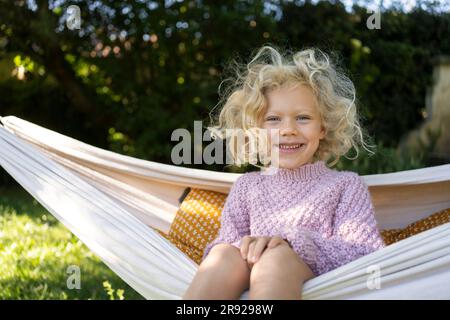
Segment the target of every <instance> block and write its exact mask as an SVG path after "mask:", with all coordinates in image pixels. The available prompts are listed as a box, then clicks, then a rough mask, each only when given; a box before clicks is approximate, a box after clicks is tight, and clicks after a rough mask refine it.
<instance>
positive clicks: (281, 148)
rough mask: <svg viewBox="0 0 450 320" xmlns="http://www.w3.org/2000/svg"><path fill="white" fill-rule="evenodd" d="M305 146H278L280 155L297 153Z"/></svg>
mask: <svg viewBox="0 0 450 320" xmlns="http://www.w3.org/2000/svg"><path fill="white" fill-rule="evenodd" d="M305 146H306V143H280V144H279V145H276V147H277V148H278V150H279V152H280V153H295V152H297V151H300V150H303V149H304V148H305Z"/></svg>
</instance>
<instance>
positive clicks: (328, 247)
mask: <svg viewBox="0 0 450 320" xmlns="http://www.w3.org/2000/svg"><path fill="white" fill-rule="evenodd" d="M333 224H334V225H333V230H332V234H331V236H330V237H324V236H323V235H322V234H319V233H318V232H315V231H312V230H309V229H306V228H295V229H292V228H291V229H289V228H288V227H286V228H284V229H282V230H281V231H280V233H281V236H282V238H284V239H286V240H288V242H290V244H291V246H292V248H293V249H294V251H295V252H296V253H297V254H298V255H299V256H300V257H301V258H302V260H303V261H304V262H305V263H306V264H307V265H308V266H309V267H310V268H311V270H312V271H313V273H314V274H315V275H316V276H318V275H321V274H323V273H326V272H328V271H331V270H333V269H335V268H338V267H340V266H342V265H344V264H347V263H349V262H351V261H353V260H355V259H357V258H360V257H362V256H364V255H367V254H369V253H371V252H373V251H376V250H378V249H381V248H383V247H384V246H385V244H384V242H383V239H382V237H381V235H380V232H379V230H378V228H377V223H376V220H375V216H374V208H373V205H372V201H371V197H370V193H369V189H368V187H367V185H366V184H365V183H364V181H363V180H362V178H361V177H360V176H359V175H358V174H356V173H355V174H351V175H350V179H349V180H348V181H347V183H346V186H345V188H344V190H343V193H342V194H341V198H340V202H339V204H338V207H337V209H336V213H335V216H334V223H333Z"/></svg>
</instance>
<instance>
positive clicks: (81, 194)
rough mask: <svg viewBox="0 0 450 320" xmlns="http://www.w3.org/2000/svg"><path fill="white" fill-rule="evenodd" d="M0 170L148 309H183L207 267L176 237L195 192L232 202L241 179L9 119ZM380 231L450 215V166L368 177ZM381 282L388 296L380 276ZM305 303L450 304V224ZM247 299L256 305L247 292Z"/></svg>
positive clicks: (338, 274) (328, 283)
mask: <svg viewBox="0 0 450 320" xmlns="http://www.w3.org/2000/svg"><path fill="white" fill-rule="evenodd" d="M0 120H1V121H2V122H3V126H0V165H1V166H2V167H3V168H4V169H5V170H6V171H7V172H8V173H9V174H10V175H11V176H12V177H14V179H16V180H17V181H18V182H19V183H20V184H21V185H22V186H23V188H25V189H26V190H27V191H28V192H29V193H30V194H31V195H32V196H33V197H34V198H36V199H37V200H38V201H39V202H40V203H41V204H42V205H43V206H44V207H45V208H46V209H47V210H48V211H49V212H50V213H51V214H53V215H54V216H55V217H56V218H57V219H58V220H60V221H61V222H62V223H63V224H64V225H65V226H66V227H67V228H68V229H69V230H70V231H72V232H73V233H74V234H75V235H76V236H77V237H78V238H79V239H80V240H81V241H82V242H84V243H85V244H86V245H87V246H88V247H89V249H90V250H92V251H93V252H94V253H95V254H96V255H98V256H99V257H100V259H102V260H103V261H104V262H105V263H106V264H107V265H108V266H109V267H110V268H111V269H112V270H113V271H114V272H115V273H117V274H118V275H119V276H120V277H121V278H122V279H123V280H124V281H126V282H127V283H128V284H129V285H130V286H131V287H133V288H134V289H135V290H136V291H137V292H139V293H140V294H142V295H143V296H144V297H145V298H147V299H180V298H181V297H182V296H183V294H184V292H185V291H186V290H187V288H188V286H189V283H190V282H191V280H192V278H193V277H194V275H195V273H196V271H197V268H198V265H197V264H196V263H195V262H194V261H192V260H191V259H190V258H189V257H188V256H187V255H185V254H184V253H183V252H181V251H180V250H179V249H178V248H177V247H176V246H175V245H174V244H172V243H171V242H169V241H168V240H167V239H165V238H164V237H162V236H161V235H160V234H159V233H158V232H157V231H155V230H154V229H153V228H157V229H159V230H161V231H163V232H168V231H169V228H170V224H171V222H172V221H173V219H174V217H175V214H176V212H177V209H178V207H179V202H178V199H179V197H180V196H181V195H182V193H183V191H184V190H185V188H186V187H193V188H202V189H207V190H213V191H219V192H224V193H228V192H229V189H230V187H231V185H232V184H233V182H234V181H235V180H236V179H237V178H238V177H239V175H240V174H235V173H222V172H212V171H208V170H199V169H190V168H183V167H177V166H172V165H166V164H161V163H157V162H151V161H145V160H141V159H136V158H132V157H129V156H124V155H120V154H117V153H114V152H111V151H107V150H103V149H100V148H96V147H94V146H91V145H88V144H85V143H83V142H80V141H77V140H75V139H72V138H70V137H67V136H64V135H61V134H59V133H56V132H54V131H51V130H48V129H45V128H43V127H40V126H37V125H35V124H33V123H30V122H28V121H25V120H22V119H19V118H17V117H14V116H8V117H3V118H0ZM363 178H364V180H365V182H366V183H367V185H368V186H369V190H370V192H371V195H372V200H373V203H374V206H375V211H376V219H377V221H378V224H379V227H380V229H391V228H398V227H405V226H406V225H408V224H409V223H411V222H414V221H417V220H418V219H421V218H424V217H426V216H428V215H430V214H431V213H434V212H436V211H439V210H441V209H445V208H449V207H450V165H442V166H436V167H430V168H424V169H418V170H410V171H403V172H397V173H388V174H377V175H368V176H364V177H363ZM373 266H376V267H378V268H379V270H380V272H381V277H380V289H377V288H374V289H370V288H373V284H374V283H375V284H376V282H370V281H371V279H372V278H373V274H372V272H371V270H372V269H371V268H372V267H373ZM303 298H304V299H449V298H450V223H447V224H444V225H441V226H439V227H437V228H434V229H431V230H428V231H426V232H422V233H420V234H418V235H415V236H413V237H410V238H407V239H405V240H402V241H400V242H397V243H395V244H392V245H390V246H388V247H386V248H384V249H381V250H378V251H376V252H374V253H372V254H369V255H367V256H364V257H362V258H360V259H357V260H355V261H353V262H351V263H348V264H346V265H344V266H341V267H339V268H337V269H335V270H333V271H331V272H328V273H326V274H323V275H321V276H319V277H316V278H314V279H311V280H309V281H308V282H306V283H305V285H304V287H303ZM241 299H248V291H245V292H244V293H243V294H242V296H241Z"/></svg>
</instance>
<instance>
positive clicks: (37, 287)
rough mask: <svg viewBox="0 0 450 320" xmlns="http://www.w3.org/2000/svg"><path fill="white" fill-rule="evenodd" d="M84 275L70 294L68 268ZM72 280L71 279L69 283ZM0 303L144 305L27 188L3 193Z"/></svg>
mask: <svg viewBox="0 0 450 320" xmlns="http://www.w3.org/2000/svg"><path fill="white" fill-rule="evenodd" d="M71 265H76V266H78V267H79V270H80V285H81V288H80V289H69V288H68V286H67V281H68V278H69V277H70V276H71V274H72V273H68V269H67V268H68V267H69V266H71ZM69 279H70V278H69ZM0 299H64V300H66V299H101V300H104V299H143V297H142V296H141V295H140V294H139V293H137V292H136V291H134V290H133V289H132V288H131V287H130V286H128V285H127V284H126V283H125V282H124V281H122V280H121V279H120V278H119V277H118V276H117V275H116V274H115V273H113V272H112V271H111V270H110V269H109V268H108V267H107V266H106V265H105V264H104V263H102V262H101V260H100V259H99V258H97V256H95V255H94V254H93V253H92V252H91V251H90V250H89V249H88V248H87V247H86V246H85V245H84V244H83V243H82V242H81V241H80V240H79V239H78V238H77V237H76V236H74V235H73V234H72V233H71V232H70V231H69V230H68V229H67V228H65V227H64V226H63V225H62V224H61V223H59V222H58V221H57V220H56V219H55V218H54V217H53V216H52V215H51V214H50V213H49V212H48V211H47V210H46V209H45V208H44V207H42V206H41V205H40V204H39V203H38V202H37V201H36V200H35V199H33V197H31V195H29V194H28V193H27V192H26V191H25V190H24V189H23V188H18V187H13V188H9V189H5V188H0Z"/></svg>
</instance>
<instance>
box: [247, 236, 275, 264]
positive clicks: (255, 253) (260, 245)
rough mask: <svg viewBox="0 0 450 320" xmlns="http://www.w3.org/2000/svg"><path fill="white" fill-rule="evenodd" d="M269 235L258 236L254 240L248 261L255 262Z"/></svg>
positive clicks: (264, 247) (265, 245)
mask: <svg viewBox="0 0 450 320" xmlns="http://www.w3.org/2000/svg"><path fill="white" fill-rule="evenodd" d="M269 240H270V237H259V238H258V239H257V241H256V244H255V247H254V249H253V254H252V255H251V256H250V259H251V260H250V261H251V262H253V263H256V262H257V261H258V259H259V258H260V257H261V254H262V253H263V251H264V250H265V249H266V247H267V243H268V242H269Z"/></svg>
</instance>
